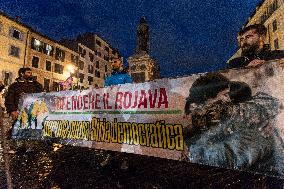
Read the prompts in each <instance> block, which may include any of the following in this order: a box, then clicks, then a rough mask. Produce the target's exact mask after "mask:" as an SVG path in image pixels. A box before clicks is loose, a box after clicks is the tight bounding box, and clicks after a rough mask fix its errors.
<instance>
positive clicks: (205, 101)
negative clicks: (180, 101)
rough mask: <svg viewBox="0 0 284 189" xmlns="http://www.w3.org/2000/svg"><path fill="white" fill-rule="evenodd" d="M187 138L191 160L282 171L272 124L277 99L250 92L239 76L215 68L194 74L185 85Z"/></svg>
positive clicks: (279, 143) (278, 141)
mask: <svg viewBox="0 0 284 189" xmlns="http://www.w3.org/2000/svg"><path fill="white" fill-rule="evenodd" d="M189 92H190V93H189V96H188V98H187V102H186V105H185V114H187V115H188V116H189V117H190V119H189V120H190V121H191V128H190V129H189V130H188V132H187V134H186V136H185V138H186V145H187V147H188V158H189V161H190V162H192V163H200V164H206V165H212V166H217V167H224V168H232V169H240V170H245V171H254V172H258V173H264V174H268V173H269V174H271V175H275V176H283V175H284V174H283V173H284V165H283V160H284V159H283V154H282V153H283V141H282V139H281V138H280V136H279V133H278V131H277V130H276V128H275V127H274V125H273V121H274V118H275V117H276V116H277V114H278V113H279V112H280V105H281V104H280V102H279V100H278V99H276V98H273V97H272V96H270V95H268V94H265V93H257V94H256V95H255V96H252V93H251V89H250V87H249V86H248V85H247V84H246V83H243V82H232V81H229V80H228V79H227V78H226V77H224V76H223V75H221V74H219V73H209V74H206V75H204V76H201V77H200V78H198V79H197V80H196V81H195V82H194V83H193V84H192V86H191V88H190V90H189Z"/></svg>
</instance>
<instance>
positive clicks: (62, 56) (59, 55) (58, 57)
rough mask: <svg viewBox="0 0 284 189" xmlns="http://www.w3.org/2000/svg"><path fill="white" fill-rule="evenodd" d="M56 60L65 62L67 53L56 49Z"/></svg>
mask: <svg viewBox="0 0 284 189" xmlns="http://www.w3.org/2000/svg"><path fill="white" fill-rule="evenodd" d="M55 59H56V60H60V61H62V62H64V59H65V51H63V50H61V49H59V48H56V51H55Z"/></svg>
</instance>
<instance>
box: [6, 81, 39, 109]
mask: <svg viewBox="0 0 284 189" xmlns="http://www.w3.org/2000/svg"><path fill="white" fill-rule="evenodd" d="M40 92H43V87H42V85H41V84H40V83H39V82H37V81H35V80H33V79H30V80H23V79H21V78H17V79H16V81H15V82H14V83H12V84H11V85H10V86H9V88H8V92H7V94H6V97H5V106H6V110H7V113H11V112H13V111H16V110H18V103H19V99H20V97H21V95H22V94H24V93H40Z"/></svg>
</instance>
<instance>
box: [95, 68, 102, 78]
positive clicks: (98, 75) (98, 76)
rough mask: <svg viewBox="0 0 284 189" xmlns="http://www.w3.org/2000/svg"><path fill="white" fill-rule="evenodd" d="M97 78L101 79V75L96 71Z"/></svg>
mask: <svg viewBox="0 0 284 189" xmlns="http://www.w3.org/2000/svg"><path fill="white" fill-rule="evenodd" d="M95 76H96V77H97V78H100V77H101V73H100V72H99V71H97V70H96V71H95Z"/></svg>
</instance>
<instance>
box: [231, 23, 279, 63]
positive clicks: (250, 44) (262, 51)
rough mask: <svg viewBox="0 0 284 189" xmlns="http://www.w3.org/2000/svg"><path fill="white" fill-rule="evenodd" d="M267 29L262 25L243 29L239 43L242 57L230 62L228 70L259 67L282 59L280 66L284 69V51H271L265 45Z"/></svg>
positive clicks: (239, 35)
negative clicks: (270, 61) (267, 62)
mask: <svg viewBox="0 0 284 189" xmlns="http://www.w3.org/2000/svg"><path fill="white" fill-rule="evenodd" d="M266 33H267V29H266V27H265V26H264V25H262V24H254V25H250V26H247V27H245V28H242V29H241V30H240V31H239V33H238V43H239V47H240V49H241V56H240V57H237V58H234V59H232V60H230V61H229V62H228V65H227V67H228V68H244V67H247V68H249V67H258V66H260V65H262V64H264V63H265V62H266V61H269V60H276V59H280V66H281V67H282V68H284V51H283V50H270V45H269V44H265V39H266Z"/></svg>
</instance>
